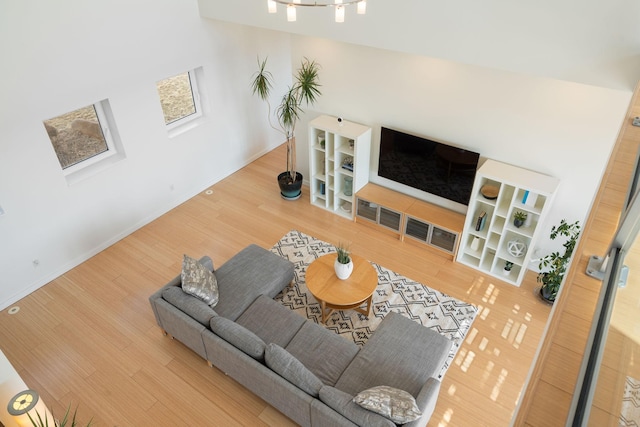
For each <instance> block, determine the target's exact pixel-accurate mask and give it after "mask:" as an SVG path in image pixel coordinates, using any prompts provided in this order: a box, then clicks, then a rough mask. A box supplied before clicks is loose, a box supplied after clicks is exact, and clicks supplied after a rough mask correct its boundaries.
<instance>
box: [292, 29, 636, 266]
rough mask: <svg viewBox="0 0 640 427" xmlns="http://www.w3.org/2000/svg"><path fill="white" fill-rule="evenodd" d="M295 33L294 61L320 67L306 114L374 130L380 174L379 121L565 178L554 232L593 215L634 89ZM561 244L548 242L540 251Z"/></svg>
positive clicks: (304, 153)
mask: <svg viewBox="0 0 640 427" xmlns="http://www.w3.org/2000/svg"><path fill="white" fill-rule="evenodd" d="M293 40H294V43H293V50H294V54H293V61H294V65H295V64H297V63H299V61H300V58H302V57H304V56H306V57H308V58H310V59H314V60H316V61H318V62H319V63H320V64H321V66H322V69H321V73H320V80H321V84H322V96H321V97H320V99H319V102H318V103H317V104H316V105H315V106H314V108H313V110H314V111H311V112H309V114H308V115H309V117H308V118H309V119H310V118H313V117H314V116H315V115H317V114H319V113H325V114H330V115H334V116H342V117H344V118H345V119H347V120H352V121H355V122H359V123H362V124H365V125H368V126H372V127H373V140H374V141H373V143H374V149H373V150H372V153H373V154H372V157H373V158H372V162H371V167H372V178H374V179H375V177H374V176H373V175H374V174H375V171H376V168H377V153H378V151H377V149H378V144H379V137H380V126H389V127H392V128H394V129H398V130H404V131H407V132H409V133H413V134H417V135H421V136H425V137H431V138H435V139H437V140H440V141H443V142H449V143H451V144H453V145H456V146H460V147H463V148H469V149H471V150H474V151H477V152H479V153H480V155H481V161H482V159H483V158H491V159H494V160H498V161H501V162H505V163H510V164H513V165H516V166H520V167H523V168H527V169H532V170H535V171H538V172H541V173H545V174H548V175H551V176H554V177H556V178H559V179H560V181H561V184H560V188H559V191H558V193H557V196H556V201H555V204H554V205H553V209H552V211H551V213H550V215H549V218H548V223H547V224H546V225H545V227H546V229H547V230H550V229H551V226H552V225H554V224H557V223H559V221H560V219H562V218H566V219H567V220H570V221H573V220H580V221H583V220H584V219H585V216H586V214H587V212H588V210H589V208H590V206H591V202H592V200H593V197H594V195H595V191H596V190H597V187H598V185H599V182H600V178H601V175H602V172H603V170H604V168H605V167H606V163H607V160H608V158H609V154H610V151H611V149H612V147H613V144H614V143H615V140H616V137H617V134H618V131H619V129H620V126H621V123H622V120H623V119H624V116H625V113H626V110H627V107H628V103H629V100H630V97H631V93H630V92H628V91H621V90H613V89H605V88H599V87H595V86H588V85H583V84H578V83H571V82H566V81H560V80H554V79H547V78H541V77H534V76H528V75H525V74H520V73H512V72H507V71H500V70H495V69H488V68H484V67H479V66H472V65H464V64H459V63H454V62H450V61H446V60H441V59H434V58H427V57H423V56H417V55H410V54H404V53H398V52H391V51H387V50H383V49H376V48H368V47H362V46H356V45H352V44H347V43H341V42H334V41H329V40H327V39H318V38H310V37H303V36H296V37H294V39H293ZM299 129H303V126H302V124H301V126H300V127H299ZM298 138H299V141H300V145H299V147H298V157H299V164H300V165H303V164H308V160H307V159H308V149H307V147H306V143H307V136H306V134H304V132H298ZM300 169H301V171H302V172H303V173H304V174H305V176H307V175H308V169H307V170H304V169H303V168H302V167H301V168H300ZM423 196H424V198H425V199H427V200H429V197H428V196H426V195H423ZM431 200H432V201H433V200H435V199H431ZM436 202H437V203H439V202H438V201H437V200H436ZM439 204H440V203H439ZM544 235H546V236H548V231H547V232H545V233H544ZM542 240H545V239H542ZM556 246H557V243H556V244H555V245H554V243H553V242H550V241H548V240H545V241H542V242H540V247H542V252H541V253H542V254H545V253H546V252H548V251H549V250H551V249H555V247H556Z"/></svg>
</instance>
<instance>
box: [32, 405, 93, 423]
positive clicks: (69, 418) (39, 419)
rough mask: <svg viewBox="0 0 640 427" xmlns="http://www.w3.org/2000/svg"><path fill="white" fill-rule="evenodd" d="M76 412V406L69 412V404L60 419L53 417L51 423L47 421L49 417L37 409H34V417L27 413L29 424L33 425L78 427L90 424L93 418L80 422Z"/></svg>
mask: <svg viewBox="0 0 640 427" xmlns="http://www.w3.org/2000/svg"><path fill="white" fill-rule="evenodd" d="M77 414H78V408H76V409H75V410H74V411H73V414H71V405H69V406H68V407H67V411H66V412H65V413H64V417H62V419H60V420H58V419H56V418H54V421H53V423H49V417H47V416H43V415H41V414H40V413H39V412H37V411H36V416H35V417H32V416H31V414H30V413H27V415H28V416H29V421H31V424H32V425H33V426H34V427H79V426H81V425H82V426H86V427H90V426H91V422H92V421H93V420H90V421H89V422H88V423H87V424H81V423H80V422H79V421H78V420H77V419H76V416H77ZM51 416H52V417H53V414H51Z"/></svg>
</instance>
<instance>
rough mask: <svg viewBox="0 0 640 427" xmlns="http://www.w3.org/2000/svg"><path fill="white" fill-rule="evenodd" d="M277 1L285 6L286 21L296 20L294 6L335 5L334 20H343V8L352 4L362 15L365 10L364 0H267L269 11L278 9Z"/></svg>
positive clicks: (365, 3) (365, 2) (273, 11)
mask: <svg viewBox="0 0 640 427" xmlns="http://www.w3.org/2000/svg"><path fill="white" fill-rule="evenodd" d="M278 3H280V4H284V5H286V6H287V21H289V22H294V21H295V20H296V7H298V6H303V7H304V6H306V7H335V9H336V22H344V8H345V6H349V5H352V4H355V5H357V8H356V10H357V12H358V14H360V15H364V14H365V13H366V11H367V1H366V0H345V1H343V0H320V1H314V0H267V6H268V10H269V13H276V12H277V11H278Z"/></svg>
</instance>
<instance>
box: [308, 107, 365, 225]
mask: <svg viewBox="0 0 640 427" xmlns="http://www.w3.org/2000/svg"><path fill="white" fill-rule="evenodd" d="M309 145H310V147H309V172H310V178H309V189H310V200H311V203H312V204H313V205H315V206H318V207H321V208H323V209H327V210H330V211H332V212H334V213H336V214H338V215H341V216H343V217H345V218H350V219H351V218H353V211H354V209H355V205H354V201H355V194H356V192H358V190H360V189H361V188H362V187H364V186H365V185H366V184H367V182H369V160H370V156H371V128H370V127H367V126H364V125H361V124H358V123H353V122H349V121H346V120H342V121H338V118H337V117H332V116H326V115H323V116H319V117H317V118H315V119H314V120H312V121H311V122H310V123H309ZM347 158H352V159H353V163H352V168H351V170H349V169H347V168H345V167H343V164H344V162H345V160H346V159H347ZM349 180H352V184H351V186H350V188H351V192H350V194H349V193H348V192H347V193H345V183H346V182H347V181H349Z"/></svg>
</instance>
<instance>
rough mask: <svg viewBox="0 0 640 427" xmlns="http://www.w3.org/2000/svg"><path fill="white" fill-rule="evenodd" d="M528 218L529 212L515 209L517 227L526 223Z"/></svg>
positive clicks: (514, 221)
mask: <svg viewBox="0 0 640 427" xmlns="http://www.w3.org/2000/svg"><path fill="white" fill-rule="evenodd" d="M526 220H527V213H526V212H523V211H515V212H514V213H513V225H515V226H516V227H517V228H520V227H522V226H523V225H524V223H525V221H526Z"/></svg>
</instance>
